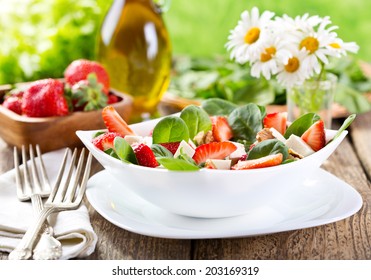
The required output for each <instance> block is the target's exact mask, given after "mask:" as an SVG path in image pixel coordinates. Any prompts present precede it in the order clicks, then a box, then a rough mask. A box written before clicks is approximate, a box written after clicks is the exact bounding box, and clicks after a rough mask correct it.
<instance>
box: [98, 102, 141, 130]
mask: <svg viewBox="0 0 371 280" xmlns="http://www.w3.org/2000/svg"><path fill="white" fill-rule="evenodd" d="M102 117H103V121H104V123H105V125H106V127H107V129H108V131H110V132H117V133H119V134H121V136H122V137H125V136H126V135H135V133H134V131H133V130H132V129H131V128H130V127H129V126H128V124H127V123H126V122H125V120H124V119H123V118H122V117H121V116H120V115H119V113H117V111H116V110H115V108H113V107H112V106H110V105H109V106H106V107H104V108H103V110H102Z"/></svg>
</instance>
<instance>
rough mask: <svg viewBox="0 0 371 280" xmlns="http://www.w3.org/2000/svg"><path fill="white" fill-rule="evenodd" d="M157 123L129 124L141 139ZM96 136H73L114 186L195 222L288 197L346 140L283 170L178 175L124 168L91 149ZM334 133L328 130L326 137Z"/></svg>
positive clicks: (83, 133) (79, 133) (90, 133)
mask: <svg viewBox="0 0 371 280" xmlns="http://www.w3.org/2000/svg"><path fill="white" fill-rule="evenodd" d="M158 121H159V120H152V121H147V122H143V123H138V124H133V125H130V127H131V128H132V129H133V130H134V132H136V133H137V134H138V135H142V136H147V135H149V134H150V132H151V130H152V129H153V127H154V126H155V124H156V123H157V122H158ZM96 132H97V130H94V131H93V130H90V131H77V132H76V134H77V136H78V137H79V138H80V139H81V141H82V142H83V143H84V145H85V146H86V148H87V149H89V150H90V152H91V153H92V154H93V156H94V157H95V158H96V159H97V160H98V162H99V163H100V164H102V166H103V167H104V168H105V169H106V170H107V171H108V172H109V173H110V174H112V176H114V177H115V178H116V179H118V180H119V181H121V182H123V187H127V188H129V189H130V190H131V191H133V192H134V193H135V194H137V195H139V196H140V197H142V198H143V199H145V200H146V201H148V202H150V203H152V204H154V205H156V206H158V207H161V208H163V209H165V210H167V211H169V212H172V213H175V214H179V215H185V216H191V217H199V218H221V217H231V216H236V215H242V214H247V213H249V212H250V211H252V210H253V209H254V208H256V207H259V205H262V204H263V203H266V201H267V197H275V195H281V194H282V192H285V191H289V190H290V191H292V188H287V187H286V186H295V184H297V183H298V182H302V181H303V180H304V179H305V178H310V176H311V174H312V173H313V172H314V171H316V170H317V169H318V168H319V167H320V165H321V164H322V163H323V162H324V161H325V160H326V159H327V158H328V157H329V156H330V155H331V154H332V153H333V152H334V150H335V149H336V148H337V147H338V146H339V144H340V143H341V142H342V141H343V139H344V138H345V136H346V135H347V133H348V132H347V131H343V132H342V133H341V135H340V137H338V138H337V139H335V140H334V141H332V142H331V143H329V144H328V145H327V146H325V147H324V148H322V149H321V150H320V151H318V152H316V153H314V154H312V155H310V156H308V157H306V158H304V159H301V160H299V161H295V162H292V163H289V164H283V165H279V166H274V167H269V168H261V169H252V170H209V169H201V170H199V171H191V172H181V171H169V170H166V169H159V168H148V167H142V166H138V165H134V164H127V163H124V162H122V161H120V160H118V159H115V158H113V157H111V156H109V155H107V154H106V153H104V152H102V151H100V150H99V149H97V148H96V147H95V146H94V145H93V144H92V143H91V140H92V137H93V135H94V134H95V133H96ZM335 132H336V131H333V130H328V131H326V133H327V134H328V135H330V134H331V135H333V134H334V133H335Z"/></svg>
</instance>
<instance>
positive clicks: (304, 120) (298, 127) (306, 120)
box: [284, 113, 321, 139]
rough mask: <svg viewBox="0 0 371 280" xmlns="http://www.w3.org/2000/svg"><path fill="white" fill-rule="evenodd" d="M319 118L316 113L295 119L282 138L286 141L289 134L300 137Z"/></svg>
mask: <svg viewBox="0 0 371 280" xmlns="http://www.w3.org/2000/svg"><path fill="white" fill-rule="evenodd" d="M320 119H321V118H320V116H318V115H317V114H316V113H308V114H305V115H303V116H301V117H300V118H298V119H296V120H295V121H294V122H293V123H292V124H291V125H290V126H289V127H288V128H287V130H286V132H285V135H284V137H285V138H286V139H288V138H289V137H290V135H291V134H294V135H296V136H299V137H300V136H302V135H303V133H304V132H305V131H306V130H307V129H308V128H309V127H310V126H311V125H312V124H314V123H315V122H316V121H319V120H320Z"/></svg>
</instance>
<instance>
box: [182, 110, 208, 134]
mask: <svg viewBox="0 0 371 280" xmlns="http://www.w3.org/2000/svg"><path fill="white" fill-rule="evenodd" d="M180 118H181V119H182V120H183V121H184V122H185V123H186V125H187V127H188V131H189V138H191V139H193V138H194V137H195V136H196V135H197V133H199V132H201V131H204V132H207V131H209V130H210V129H211V127H212V124H211V120H210V117H209V115H208V114H207V113H206V111H205V110H203V109H202V108H200V107H198V106H195V105H189V106H187V107H185V108H184V109H183V110H182V112H181V114H180Z"/></svg>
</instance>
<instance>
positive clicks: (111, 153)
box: [104, 148, 120, 159]
mask: <svg viewBox="0 0 371 280" xmlns="http://www.w3.org/2000/svg"><path fill="white" fill-rule="evenodd" d="M104 152H105V153H106V154H107V155H110V156H111V157H114V158H117V159H120V158H119V157H118V155H117V154H116V152H115V150H114V149H112V148H111V149H108V150H105V151H104Z"/></svg>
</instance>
